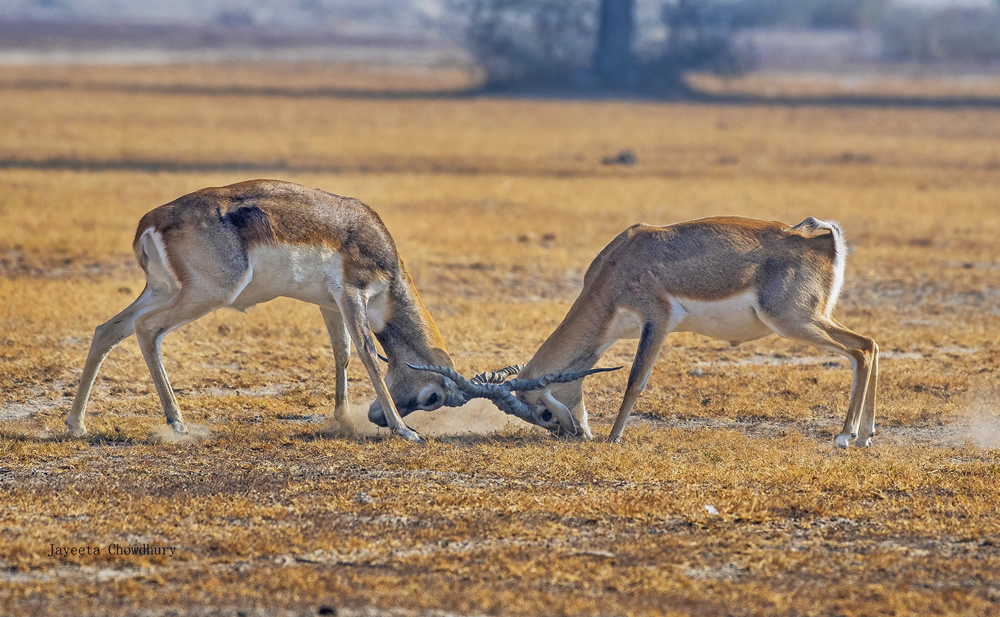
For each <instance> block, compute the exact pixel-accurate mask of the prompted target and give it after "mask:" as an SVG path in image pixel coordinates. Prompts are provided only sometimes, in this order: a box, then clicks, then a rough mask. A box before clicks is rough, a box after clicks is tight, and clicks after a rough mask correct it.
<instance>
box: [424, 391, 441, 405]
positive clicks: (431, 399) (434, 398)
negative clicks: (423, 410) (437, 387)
mask: <svg viewBox="0 0 1000 617" xmlns="http://www.w3.org/2000/svg"><path fill="white" fill-rule="evenodd" d="M437 402H438V395H437V392H432V393H431V395H430V396H428V397H427V400H426V401H425V402H424V405H433V404H434V403H437Z"/></svg>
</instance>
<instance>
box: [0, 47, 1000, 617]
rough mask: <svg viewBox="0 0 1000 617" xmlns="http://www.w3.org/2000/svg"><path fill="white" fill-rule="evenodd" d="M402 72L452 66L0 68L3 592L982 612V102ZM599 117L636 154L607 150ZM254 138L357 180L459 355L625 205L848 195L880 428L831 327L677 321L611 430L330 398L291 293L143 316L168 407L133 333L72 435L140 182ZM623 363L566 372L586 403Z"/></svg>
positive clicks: (104, 606) (502, 344) (518, 331)
mask: <svg viewBox="0 0 1000 617" xmlns="http://www.w3.org/2000/svg"><path fill="white" fill-rule="evenodd" d="M434 80H437V82H435V81H434ZM432 82H433V83H437V84H438V85H439V86H440V87H441V88H444V89H446V90H448V89H454V88H456V87H461V85H462V81H461V77H459V76H456V75H455V74H454V73H452V72H450V71H447V70H445V71H437V72H435V71H428V72H427V73H426V74H422V75H417V76H413V75H400V74H398V73H397V72H395V71H391V70H383V71H382V72H378V71H376V72H375V73H371V72H369V71H366V70H363V69H362V68H361V67H357V66H346V67H317V66H302V67H297V66H286V67H281V66H259V67H223V68H215V69H205V70H202V69H199V68H198V67H143V68H115V69H112V68H104V69H86V68H80V67H75V68H71V69H69V68H48V69H38V68H32V69H27V68H2V69H0V119H2V121H0V122H2V130H0V614H3V615H49V614H60V615H68V614H75V615H107V616H118V615H157V616H159V615H177V614H194V615H225V616H235V615H314V614H339V615H347V616H351V615H375V614H383V613H384V614H391V615H398V616H411V615H413V616H424V615H427V616H442V615H538V616H549V615H608V616H611V615H699V616H709V617H711V616H722V615H769V616H799V615H839V616H843V617H850V616H862V615H864V616H870V615H894V616H903V615H932V614H933V615H968V616H982V615H987V614H997V613H998V612H1000V515H998V494H1000V493H998V491H1000V461H998V453H1000V449H998V448H1000V419H998V413H1000V385H998V377H1000V342H998V339H1000V248H998V247H1000V241H998V235H1000V207H998V205H1000V204H998V198H1000V109H992V108H989V107H982V106H980V107H977V108H961V107H954V108H948V109H901V108H887V107H873V106H859V107H852V106H838V107H835V108H826V107H823V106H821V105H816V106H797V107H794V108H789V107H782V106H777V105H738V104H729V105H714V106H713V105H688V104H679V103H671V104H656V103H652V102H605V101H568V102H567V101H553V100H532V99H496V98H485V97H455V96H442V97H435V96H430V95H427V94H426V93H418V94H416V95H414V96H402V95H386V94H385V92H384V91H386V90H391V91H399V92H404V91H409V90H414V89H420V90H427V89H428V86H427V84H428V83H432ZM364 89H375V90H379V91H382V92H383V94H382V95H378V96H375V95H373V96H366V95H364V94H363V92H361V93H359V92H358V91H359V90H362V91H363V90H364ZM623 150H631V151H633V152H634V153H635V156H636V158H637V161H638V162H637V164H635V165H630V166H624V165H606V164H602V159H603V158H605V157H609V156H612V157H613V156H614V155H616V154H617V153H618V152H620V151H623ZM252 177H280V178H283V179H288V180H292V181H296V182H300V183H303V184H307V185H311V186H316V187H320V188H323V189H325V190H328V191H331V192H334V193H338V194H342V195H350V196H356V197H358V198H360V199H362V200H363V201H365V202H366V203H368V204H370V205H371V206H372V207H374V208H375V209H376V210H377V211H378V212H379V213H380V214H381V216H382V217H383V219H384V220H385V222H386V224H387V225H388V227H389V229H390V230H391V231H392V233H393V235H394V236H395V238H396V241H397V244H398V246H399V249H400V252H401V254H402V255H403V256H404V258H405V259H406V261H407V263H408V265H409V267H410V270H411V271H412V273H413V276H414V280H415V283H416V285H417V288H418V289H419V290H420V293H421V295H422V297H423V300H424V301H425V303H426V304H427V306H428V308H429V309H430V311H431V312H432V314H433V315H434V317H435V318H436V320H437V323H438V325H439V326H440V328H441V331H442V333H443V334H444V336H445V339H446V340H447V342H448V345H449V349H450V351H451V353H452V355H453V357H454V358H455V362H456V365H457V368H458V369H459V370H460V371H462V372H463V373H466V374H471V373H473V372H476V371H480V370H483V369H488V368H495V367H497V366H500V365H505V364H510V363H514V362H523V361H526V360H527V359H528V358H529V357H530V356H531V354H532V353H533V352H534V350H535V348H536V347H537V346H538V345H539V344H540V343H541V341H542V340H543V339H544V338H545V337H546V336H547V335H548V334H549V332H551V331H552V329H553V328H554V327H555V326H556V324H557V323H558V322H559V320H560V319H561V317H562V316H563V314H564V313H565V311H566V310H567V308H568V307H569V305H570V303H571V302H572V300H573V299H574V298H575V296H576V294H577V292H578V291H579V289H580V287H581V284H582V278H583V272H584V270H585V269H586V267H587V265H588V264H589V263H590V260H591V259H592V258H593V257H594V256H595V255H596V254H597V252H598V251H599V250H600V249H601V248H602V247H603V246H604V245H605V244H606V243H607V242H608V241H609V240H610V239H611V238H612V237H614V236H615V235H616V234H617V233H618V232H619V231H621V230H622V229H624V228H625V227H626V226H628V225H630V224H632V223H635V222H638V221H644V222H649V223H659V224H665V223H671V222H676V221H681V220H685V219H690V218H694V217H699V216H706V215H715V214H738V215H746V216H753V217H757V218H764V219H775V220H782V221H785V222H788V223H797V222H799V221H801V220H802V219H803V218H805V217H806V216H809V215H813V216H817V217H820V218H832V219H835V220H838V221H840V223H841V224H842V225H843V227H844V229H845V231H846V234H847V237H848V241H849V243H850V244H851V246H852V248H853V254H852V255H851V257H850V258H849V260H848V266H847V282H846V285H845V291H844V294H843V296H842V299H841V302H840V304H839V307H838V309H837V312H836V315H837V316H838V318H839V319H840V320H841V321H843V322H845V323H846V324H848V325H849V326H850V327H852V328H854V329H856V330H857V331H859V332H862V333H866V334H868V335H870V336H872V337H874V338H875V339H876V340H877V341H878V342H879V344H880V346H881V349H882V352H883V353H882V361H881V376H882V377H881V384H880V385H881V389H880V392H879V396H880V410H879V416H878V418H877V421H878V426H879V432H878V434H877V435H876V438H875V443H874V447H873V448H871V449H868V450H861V449H851V450H847V451H838V450H836V449H835V448H834V447H833V437H834V435H836V433H837V432H839V430H840V427H841V425H842V423H843V417H844V413H845V410H846V406H847V398H848V393H849V388H850V380H851V374H850V367H849V366H848V363H847V362H846V361H844V360H843V359H841V358H839V357H835V356H827V355H825V354H821V353H819V352H817V351H816V350H815V349H812V348H809V347H807V346H804V345H799V344H794V343H789V342H787V341H783V340H781V339H778V338H776V337H770V338H766V339H763V340H759V341H755V342H751V343H747V344H745V345H742V346H740V347H737V348H731V347H729V345H728V344H727V343H725V342H722V341H714V340H709V339H705V338H702V337H699V336H695V335H691V334H673V335H672V336H671V337H670V338H669V339H668V342H667V345H666V347H665V349H664V351H663V353H662V355H661V358H660V361H659V364H658V365H657V367H656V369H655V370H654V372H653V376H652V379H651V380H650V384H649V387H648V388H647V390H646V392H645V393H644V395H643V397H642V398H641V399H640V400H639V403H638V405H637V408H636V412H635V414H634V415H633V418H632V420H631V423H630V426H629V427H628V428H627V430H626V432H625V440H624V441H623V443H621V444H618V445H610V444H606V443H604V442H603V441H600V440H598V441H595V442H591V443H579V442H574V441H566V440H561V439H557V438H553V437H550V436H549V435H547V434H543V433H539V432H537V431H535V430H532V429H530V428H529V427H527V426H526V425H522V424H514V423H509V422H507V421H506V419H505V418H504V417H502V416H501V415H500V414H499V413H498V412H497V411H496V410H495V409H494V408H492V407H491V406H489V405H486V404H471V405H469V406H467V407H466V408H463V409H458V410H450V411H440V412H435V413H432V414H427V413H420V412H418V413H416V414H413V415H412V416H410V417H409V418H408V419H407V420H408V423H409V424H410V425H411V426H413V427H415V428H417V430H420V431H421V432H422V433H423V434H424V435H425V436H428V437H429V439H428V443H427V444H426V445H412V444H409V443H406V442H404V441H402V440H400V439H394V438H389V437H388V436H387V434H386V432H385V431H384V430H382V431H375V430H374V429H371V430H370V431H368V432H367V433H366V434H365V435H363V436H359V437H357V438H352V439H343V438H334V437H329V436H326V435H324V432H323V429H324V423H325V419H326V417H327V415H328V414H330V413H332V404H331V400H332V398H333V390H334V383H333V356H332V352H331V351H330V348H329V345H328V340H327V336H326V333H325V331H324V327H323V322H322V319H321V317H320V314H319V311H318V310H316V308H315V307H312V306H308V305H304V304H301V303H297V302H294V301H291V300H278V301H275V302H272V303H270V304H265V305H262V306H259V307H257V308H255V309H253V310H251V311H250V312H249V313H248V314H246V315H243V314H240V313H237V312H234V311H228V312H218V313H215V314H212V315H210V316H208V317H206V318H204V319H202V320H200V321H197V322H195V323H193V324H191V325H189V326H186V327H184V328H182V329H181V330H179V331H178V332H176V333H173V334H171V335H170V336H168V337H167V338H166V342H165V344H164V358H165V365H166V369H167V371H168V373H169V375H170V376H171V379H172V383H173V385H174V387H175V388H176V389H177V391H178V399H179V402H180V405H181V408H182V409H183V411H184V412H185V414H186V417H187V420H188V422H189V424H190V425H192V426H193V429H192V433H193V436H192V437H190V438H186V439H181V440H178V439H173V438H171V436H170V435H169V434H165V432H164V431H163V428H162V427H163V418H162V416H161V411H160V407H159V403H158V401H157V399H156V395H155V392H154V391H153V387H152V382H151V379H150V377H149V374H148V372H147V370H146V368H145V364H144V363H143V361H142V358H141V356H140V354H139V351H138V347H137V346H136V344H135V340H134V339H131V340H129V341H126V342H125V343H123V344H122V345H121V346H120V347H119V348H118V349H116V350H115V351H114V352H113V353H112V354H111V356H110V357H109V358H108V360H107V362H106V363H105V365H104V368H103V369H102V372H101V373H100V375H99V377H98V381H97V385H96V387H95V391H94V395H93V397H92V399H91V406H90V414H89V416H88V419H89V421H88V425H89V427H90V430H91V433H90V435H89V436H88V438H87V439H85V440H73V439H68V438H66V437H65V427H64V424H63V420H64V418H65V415H66V413H67V411H68V409H69V404H70V401H71V399H72V396H73V393H74V391H75V388H76V382H77V379H78V377H79V375H80V370H81V368H82V366H83V361H84V358H85V356H86V353H87V348H88V346H89V342H90V336H91V334H92V332H93V328H94V327H95V326H96V325H97V324H99V323H101V322H103V321H104V320H106V319H108V318H109V317H111V316H112V315H114V314H115V313H116V312H117V311H119V310H121V309H122V308H123V307H124V306H125V305H127V304H128V303H129V302H130V301H131V300H132V299H133V298H134V297H135V296H136V295H137V294H138V292H139V291H140V290H141V288H142V276H141V271H140V269H139V268H138V266H136V264H135V263H134V259H133V257H132V254H131V247H130V244H131V240H132V235H133V233H134V231H135V225H136V222H137V221H138V219H139V217H140V216H141V215H142V214H143V213H144V212H145V211H147V210H148V209H150V208H152V207H154V206H156V205H159V204H161V203H165V202H167V201H170V200H172V199H174V198H175V197H177V196H180V195H182V194H184V193H187V192H190V191H192V190H195V189H198V188H201V187H204V186H218V185H223V184H228V183H231V182H235V181H239V180H244V179H248V178H252ZM634 346H635V343H634V342H628V341H623V342H620V343H618V344H616V345H615V346H613V347H612V348H611V349H610V350H609V352H608V354H607V355H606V356H605V358H604V360H603V361H602V362H601V365H602V366H613V365H616V364H626V365H627V364H628V363H630V362H631V357H632V354H633V353H634ZM349 377H350V395H351V398H352V401H354V403H355V405H356V407H357V410H356V411H357V412H358V413H359V414H360V413H362V411H363V406H362V405H361V404H362V403H366V402H367V401H369V400H371V399H372V397H373V391H372V388H371V386H370V384H369V382H368V379H367V377H366V375H365V373H364V370H363V368H362V367H361V366H360V363H359V362H355V363H353V364H352V365H351V367H350V370H349ZM626 378H627V375H626V374H625V371H619V372H616V373H610V374H602V375H597V376H594V377H591V378H588V381H587V383H586V386H585V393H586V396H587V399H588V407H589V409H590V411H591V425H592V427H593V428H594V431H595V433H596V434H597V436H598V437H601V436H603V435H606V434H607V432H608V430H609V429H610V423H611V421H612V419H613V415H614V413H615V411H616V410H617V406H618V404H619V402H620V400H621V396H622V392H623V389H624V384H625V381H626ZM707 506H711V508H708V507H707ZM115 545H120V546H123V547H143V546H145V545H149V546H153V547H159V548H163V547H170V548H173V549H175V550H174V551H173V552H172V554H167V555H141V554H140V555H123V554H118V553H119V552H118V551H116V550H115V549H114V548H113V547H114V546H115ZM70 546H72V547H79V548H82V550H83V554H69V555H54V556H53V555H51V553H52V550H53V547H70ZM88 547H89V550H90V551H91V552H92V553H93V551H94V549H95V548H96V549H99V551H100V554H86V553H87V550H88ZM109 547H112V548H111V550H110V552H109Z"/></svg>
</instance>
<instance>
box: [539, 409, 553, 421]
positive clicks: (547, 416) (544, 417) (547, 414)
mask: <svg viewBox="0 0 1000 617" xmlns="http://www.w3.org/2000/svg"><path fill="white" fill-rule="evenodd" d="M539 419H541V421H542V422H552V412H551V411H549V410H548V409H543V410H542V414H541V415H540V416H539Z"/></svg>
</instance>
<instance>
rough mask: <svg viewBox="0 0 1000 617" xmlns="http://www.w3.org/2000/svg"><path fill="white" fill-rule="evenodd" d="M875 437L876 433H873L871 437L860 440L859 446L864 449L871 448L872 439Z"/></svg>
mask: <svg viewBox="0 0 1000 617" xmlns="http://www.w3.org/2000/svg"><path fill="white" fill-rule="evenodd" d="M874 436H875V433H872V434H871V435H869V436H867V437H865V438H864V439H861V440H858V445H859V446H861V447H862V448H870V447H871V446H872V437H874Z"/></svg>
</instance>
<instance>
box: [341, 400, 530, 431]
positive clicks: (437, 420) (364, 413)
mask: <svg viewBox="0 0 1000 617" xmlns="http://www.w3.org/2000/svg"><path fill="white" fill-rule="evenodd" d="M370 404H371V401H369V402H366V403H355V404H353V405H351V406H350V409H349V411H348V416H347V419H348V423H349V424H351V425H352V426H343V425H341V423H339V422H337V421H336V420H334V419H333V418H331V419H330V421H329V422H328V423H327V425H326V427H325V428H324V429H323V433H324V434H329V435H335V436H348V435H351V434H353V435H357V436H362V437H363V436H371V435H377V434H383V435H384V434H387V433H388V430H389V429H386V428H381V427H378V426H375V425H374V424H372V423H371V422H369V421H368V406H369V405H370ZM403 422H405V423H406V425H407V426H409V427H410V428H412V429H413V430H415V431H417V432H418V433H420V434H421V435H424V436H428V437H439V436H444V435H464V434H469V433H473V434H477V435H483V434H487V433H495V432H498V431H502V430H504V429H506V428H508V427H513V426H520V427H527V426H528V424H525V423H524V422H521V421H520V420H518V419H517V418H512V417H510V416H508V415H506V414H505V413H503V412H502V411H500V410H499V409H497V408H496V407H495V406H494V405H493V404H492V403H489V402H488V401H484V400H476V401H471V402H469V403H466V404H465V405H463V406H462V407H442V408H440V409H437V410H435V411H431V412H427V411H414V412H413V413H411V414H410V415H408V416H406V417H405V418H403ZM352 429H353V430H352Z"/></svg>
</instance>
